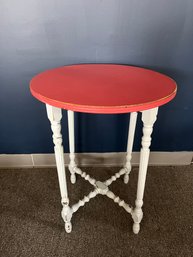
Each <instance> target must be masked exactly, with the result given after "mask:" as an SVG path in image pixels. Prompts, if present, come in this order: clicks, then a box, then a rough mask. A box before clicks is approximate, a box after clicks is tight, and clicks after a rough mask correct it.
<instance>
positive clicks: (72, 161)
mask: <svg viewBox="0 0 193 257" xmlns="http://www.w3.org/2000/svg"><path fill="white" fill-rule="evenodd" d="M68 135H69V148H70V156H69V157H70V163H69V165H68V168H69V170H70V173H71V176H70V180H71V183H72V184H75V183H76V176H75V172H74V168H75V167H76V163H75V153H74V150H75V135H74V112H73V111H70V110H69V111H68Z"/></svg>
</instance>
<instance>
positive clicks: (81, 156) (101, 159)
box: [0, 151, 193, 168]
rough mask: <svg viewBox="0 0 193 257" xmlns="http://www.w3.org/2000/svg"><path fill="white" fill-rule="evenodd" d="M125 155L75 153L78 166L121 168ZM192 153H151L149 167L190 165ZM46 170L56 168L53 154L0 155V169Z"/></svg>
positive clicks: (136, 162) (135, 161) (134, 160)
mask: <svg viewBox="0 0 193 257" xmlns="http://www.w3.org/2000/svg"><path fill="white" fill-rule="evenodd" d="M125 158H126V153H123V152H121V153H120V152H119V153H76V160H77V164H78V165H79V166H82V167H83V166H95V167H96V166H121V165H123V163H124V161H125ZM192 158H193V152H185V151H184V152H151V153H150V159H149V165H151V166H169V165H178V166H179V165H190V164H191V162H192ZM64 160H65V165H66V166H67V165H69V154H67V153H65V154H64ZM131 163H132V165H139V152H133V154H132V161H131ZM33 167H34V168H39V167H42V168H46V167H56V162H55V157H54V154H1V155H0V168H33Z"/></svg>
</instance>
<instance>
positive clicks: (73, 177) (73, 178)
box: [70, 173, 76, 184]
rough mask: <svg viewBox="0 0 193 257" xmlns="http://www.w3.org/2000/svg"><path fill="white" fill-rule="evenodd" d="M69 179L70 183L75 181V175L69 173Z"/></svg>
mask: <svg viewBox="0 0 193 257" xmlns="http://www.w3.org/2000/svg"><path fill="white" fill-rule="evenodd" d="M70 181H71V183H72V184H75V183H76V175H75V174H73V173H72V174H71V176H70Z"/></svg>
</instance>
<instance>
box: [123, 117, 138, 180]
mask: <svg viewBox="0 0 193 257" xmlns="http://www.w3.org/2000/svg"><path fill="white" fill-rule="evenodd" d="M136 121H137V112H132V113H131V114H130V121H129V130H128V139H127V155H126V164H125V168H126V169H127V172H126V173H125V175H124V183H125V184H127V183H128V182H129V173H130V171H131V158H132V150H133V141H134V135H135V127H136Z"/></svg>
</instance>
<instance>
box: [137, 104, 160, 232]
mask: <svg viewBox="0 0 193 257" xmlns="http://www.w3.org/2000/svg"><path fill="white" fill-rule="evenodd" d="M157 112H158V108H154V109H150V110H147V111H143V112H142V121H143V137H142V148H141V152H140V164H139V175H138V185H137V199H136V201H135V206H136V207H135V209H134V211H133V212H132V218H133V220H134V224H133V232H134V233H135V234H138V233H139V230H140V222H141V220H142V218H143V212H142V205H143V194H144V188H145V180H146V174H147V166H148V161H149V153H150V149H149V147H150V145H151V134H152V131H153V124H154V122H155V121H156V117H157Z"/></svg>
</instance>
